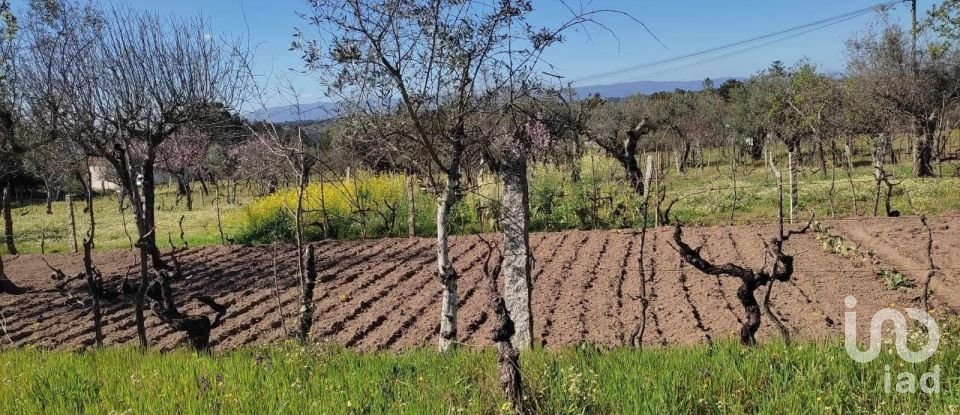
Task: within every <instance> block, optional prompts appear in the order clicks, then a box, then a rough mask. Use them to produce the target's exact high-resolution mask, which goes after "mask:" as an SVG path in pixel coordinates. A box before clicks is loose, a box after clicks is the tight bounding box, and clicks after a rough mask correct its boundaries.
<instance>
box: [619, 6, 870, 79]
mask: <svg viewBox="0 0 960 415" xmlns="http://www.w3.org/2000/svg"><path fill="white" fill-rule="evenodd" d="M861 16H863V14H859V15H855V16H850V17H847V18H844V19H842V20H836V21H832V22H829V23H825V24H823V25H820V26H816V27H813V28H811V29H807V30H804V31H802V32H799V33H792V34H790V35H788V36H784V37H780V38H776V39H773V40H771V41H768V42H764V43H761V44H758V45H753V46H749V47H746V48H742V49H738V50H735V51H733V52H730V53H725V54H723V55H720V56H714V57H709V58H706V59H702V60H699V61H694V62H690V63H685V64H682V65H680V66H675V67H672V68H669V69H664V70H660V71H656V72H651V73H646V74H643V75H634V76H645V77H653V76H659V75H664V74H667V73H670V72H674V71H677V70H680V69H685V68H689V67H692V66H700V65H704V64H707V63H712V62H716V61H720V60H723V59H727V58H730V57H733V56H736V55H740V54H743V53H747V52H750V51H753V50H757V49H761V48H764V47H767V46H770V45H773V44H776V43H780V42H783V41H787V40H790V39H794V38H797V37H800V36H803V35H805V34H808V33H811V32H815V31H817V30H821V29H825V28H827V27H830V26H835V25H838V24H840V23H844V22H847V21H850V20H853V19H856V18H858V17H861Z"/></svg>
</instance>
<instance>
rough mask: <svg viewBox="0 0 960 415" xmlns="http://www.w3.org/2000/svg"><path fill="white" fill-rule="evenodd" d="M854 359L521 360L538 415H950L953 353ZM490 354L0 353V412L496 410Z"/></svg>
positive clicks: (834, 353) (811, 347)
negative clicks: (905, 377) (929, 390)
mask: <svg viewBox="0 0 960 415" xmlns="http://www.w3.org/2000/svg"><path fill="white" fill-rule="evenodd" d="M881 356H882V357H881V358H879V359H878V360H876V361H874V362H871V363H869V364H859V363H856V362H854V361H853V360H851V359H850V358H849V357H847V355H846V354H845V351H844V349H843V347H842V346H841V345H837V344H823V343H807V344H801V345H794V346H784V345H782V344H767V345H763V346H760V347H758V348H754V349H748V348H743V347H741V346H739V345H737V344H733V343H720V344H717V345H715V346H714V347H713V348H708V347H706V346H690V347H669V348H661V349H651V350H646V351H639V352H638V351H635V350H630V349H616V350H610V351H601V350H596V349H593V348H589V347H583V348H578V349H565V350H560V351H544V350H535V351H531V352H527V353H524V354H523V355H522V365H523V374H524V377H525V382H526V395H527V397H528V398H529V399H530V401H531V403H532V404H533V405H534V406H536V407H537V408H538V410H539V413H541V414H614V413H618V414H619V413H622V414H640V413H683V414H687V413H717V414H742V413H768V414H782V413H938V414H948V413H958V411H960V380H958V377H957V368H958V367H960V366H958V364H960V348H957V346H956V345H951V346H944V345H941V347H940V350H939V351H938V352H937V353H936V354H935V355H934V357H933V358H931V359H930V360H928V361H927V362H924V363H922V364H917V365H912V364H905V363H903V362H902V361H901V360H899V359H898V358H897V357H896V355H895V354H890V353H882V354H881ZM885 365H890V367H891V368H892V369H891V370H892V371H893V373H894V375H893V376H894V382H896V374H897V373H899V372H911V373H913V374H915V375H917V376H919V375H921V374H922V373H924V372H926V371H928V370H930V369H931V368H932V367H933V366H934V365H939V366H940V367H941V392H940V393H937V394H932V395H926V394H923V393H916V394H898V393H895V392H894V393H885V392H884V375H885ZM503 405H504V403H503V399H502V397H501V395H500V392H499V389H498V387H497V381H496V369H495V356H494V354H493V352H492V351H490V350H487V351H483V352H476V351H472V350H460V351H458V352H455V353H453V354H448V355H440V354H437V353H435V352H432V351H411V352H405V353H400V354H397V353H389V352H383V353H372V354H359V353H356V352H352V351H345V350H339V349H316V350H314V349H310V350H304V349H301V348H299V347H297V346H294V345H286V346H272V347H264V348H254V349H246V350H239V351H233V352H227V353H223V354H216V355H213V356H204V355H199V356H198V355H196V354H194V353H191V352H188V351H175V352H172V353H166V354H161V353H156V352H149V353H147V354H145V355H142V354H140V353H139V352H137V351H135V350H133V349H104V350H98V351H92V352H59V351H40V350H10V351H4V352H2V353H0V412H2V413H5V414H21V413H22V414H35V413H36V414H39V413H43V414H61V413H90V414H94V413H95V414H106V413H138V414H140V413H158V414H173V413H183V414H210V413H224V414H233V413H275V414H287V413H290V414H293V413H334V414H341V413H342V414H352V413H355V414H360V413H369V414H386V413H390V414H394V413H406V414H443V413H468V414H496V413H499V411H500V410H501V409H502V407H503Z"/></svg>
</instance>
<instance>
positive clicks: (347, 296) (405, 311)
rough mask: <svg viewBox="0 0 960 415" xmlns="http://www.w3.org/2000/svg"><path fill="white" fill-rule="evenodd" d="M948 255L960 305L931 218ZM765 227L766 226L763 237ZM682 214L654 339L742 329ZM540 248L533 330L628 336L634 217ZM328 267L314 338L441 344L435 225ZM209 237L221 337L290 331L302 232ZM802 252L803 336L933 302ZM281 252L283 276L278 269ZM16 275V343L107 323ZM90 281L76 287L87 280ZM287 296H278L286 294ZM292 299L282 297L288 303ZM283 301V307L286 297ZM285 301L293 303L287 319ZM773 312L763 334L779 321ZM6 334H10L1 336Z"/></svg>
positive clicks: (898, 242)
mask: <svg viewBox="0 0 960 415" xmlns="http://www.w3.org/2000/svg"><path fill="white" fill-rule="evenodd" d="M931 224H932V226H933V227H934V238H935V252H936V254H937V257H936V259H935V261H936V265H937V266H938V267H940V268H943V270H942V271H940V272H939V273H938V274H937V283H936V284H935V285H934V289H935V292H934V293H935V295H936V298H935V300H936V301H935V302H934V304H935V305H936V306H937V308H940V309H943V308H946V307H943V306H948V307H954V308H956V307H957V306H960V296H958V294H957V292H958V291H957V288H958V287H960V274H958V272H957V271H956V270H954V268H958V265H957V263H956V258H960V238H958V236H957V232H956V231H955V229H957V228H958V227H960V219H957V218H949V217H944V218H939V219H931ZM831 225H832V226H834V228H835V229H836V230H838V231H840V233H841V234H843V235H845V236H847V237H849V238H850V239H852V240H855V241H857V242H858V243H860V244H863V245H864V246H867V247H869V248H870V249H871V250H872V251H874V252H875V253H876V254H877V255H878V256H879V258H880V259H881V261H883V262H884V263H887V264H891V265H892V266H895V267H897V268H898V269H901V270H905V271H904V274H906V275H908V276H910V277H912V278H914V279H916V280H917V281H922V280H923V278H924V276H925V275H926V265H925V260H926V259H925V256H924V253H925V246H926V245H925V243H926V234H925V231H923V228H922V226H921V225H920V221H919V219H917V218H900V219H897V220H874V221H871V220H865V221H861V222H852V221H842V222H837V223H835V224H831ZM773 232H774V228H773V227H768V226H752V227H750V226H743V227H729V228H727V227H723V228H720V227H717V228H688V229H686V230H685V232H684V237H685V238H684V239H685V240H686V241H688V243H690V244H691V245H693V246H696V245H700V244H703V245H704V247H703V251H702V252H703V254H704V256H705V258H708V259H710V260H713V261H716V262H726V261H735V262H738V263H741V264H744V265H748V266H753V267H759V266H761V265H762V264H763V262H764V257H763V252H764V245H763V242H762V241H763V239H765V238H767V236H768V235H771V234H772V233H773ZM761 235H762V236H761ZM671 236H672V229H670V228H660V229H657V230H655V231H651V232H650V233H649V234H648V238H650V239H649V240H648V244H647V249H648V250H647V252H646V257H647V264H646V268H647V270H648V272H649V274H650V275H649V277H650V280H651V282H649V283H648V287H649V289H650V290H651V299H652V303H651V308H650V320H649V325H648V331H647V336H646V338H645V342H646V343H648V344H651V345H669V344H691V343H700V342H710V341H716V340H718V339H721V338H727V337H732V336H734V335H735V332H736V331H737V330H738V328H739V326H740V321H741V319H742V318H743V311H742V310H741V309H740V306H739V304H738V302H737V300H736V289H737V287H738V281H737V280H734V279H731V278H726V277H721V278H717V277H711V276H706V275H703V274H701V273H700V272H698V271H696V270H694V269H693V268H692V267H690V266H688V265H686V264H684V263H682V261H681V260H680V257H679V255H678V254H677V252H676V251H674V250H673V248H672V246H671V245H670V241H671ZM531 244H532V245H533V248H534V257H535V260H534V267H533V281H534V287H535V291H534V294H533V300H532V305H533V312H534V318H535V320H534V335H535V338H536V339H537V340H538V341H540V342H541V343H542V344H543V345H545V346H547V347H551V346H559V345H572V344H578V343H582V342H589V343H595V344H601V345H609V346H615V345H621V344H624V342H625V339H626V338H627V337H628V336H629V333H630V332H631V331H632V329H633V327H634V326H635V325H636V324H637V321H638V320H639V308H640V307H639V301H638V300H636V298H637V296H638V293H639V281H638V273H637V254H638V250H639V238H638V236H637V235H636V234H634V233H632V232H627V231H624V232H617V231H591V232H563V233H538V234H533V235H531ZM315 246H316V248H317V249H316V252H317V254H318V258H317V264H318V270H319V273H320V275H321V281H320V282H319V283H318V285H317V290H316V296H315V300H316V310H317V311H316V321H315V323H314V326H313V333H312V334H313V338H314V339H317V340H327V341H334V342H337V343H340V344H343V345H345V346H348V347H353V348H358V349H361V350H372V349H406V348H412V347H418V346H423V345H432V344H433V343H434V341H435V337H436V332H437V321H438V315H439V312H440V311H439V309H440V304H439V298H440V284H439V282H438V280H437V277H436V271H435V262H434V256H433V240H431V239H384V240H376V241H360V242H322V243H318V244H316V245H315ZM482 246H483V245H482V244H480V243H479V240H478V239H477V238H476V237H472V236H463V237H455V238H454V239H453V243H452V248H451V250H452V257H453V258H454V259H455V263H454V265H455V267H456V268H457V269H458V270H459V272H460V276H461V277H460V278H461V279H460V287H459V297H460V301H461V312H460V315H459V319H460V320H459V336H458V337H459V339H460V340H461V341H462V342H464V343H467V344H472V345H486V344H488V343H489V341H488V340H487V337H488V333H489V329H490V327H491V326H492V319H491V318H490V316H489V315H488V310H487V301H486V299H487V295H486V291H485V289H484V286H483V285H481V284H480V281H481V278H482V265H483V264H482V260H483V256H484V254H485V248H482ZM275 252H276V255H274V251H272V250H271V248H269V247H237V246H223V247H207V248H201V249H194V250H190V251H188V252H185V253H183V254H181V255H180V257H179V261H180V263H181V264H182V269H183V271H184V274H185V275H186V278H185V279H184V280H182V281H177V282H176V283H175V284H174V289H175V290H176V291H177V294H178V298H179V300H180V301H181V302H182V304H180V306H181V309H182V310H183V311H185V312H187V313H189V314H199V313H207V312H209V311H208V310H207V309H206V308H204V307H203V306H201V305H200V304H198V303H196V302H195V301H194V302H191V301H187V299H188V298H189V297H190V296H191V295H192V294H196V293H203V294H205V295H208V296H210V297H213V298H215V299H216V300H217V301H219V302H221V303H223V304H225V305H227V306H228V307H229V312H228V315H227V321H226V323H225V324H224V325H222V326H221V327H219V328H217V329H216V330H214V332H213V334H212V342H213V347H215V348H233V347H237V346H242V345H249V344H262V343H268V342H273V341H278V340H280V339H282V338H284V337H285V329H289V330H293V328H294V326H295V323H296V318H295V314H296V309H297V292H298V288H297V283H296V278H295V275H296V261H295V259H294V257H295V252H294V250H293V249H292V248H291V247H283V248H277V250H276V251H275ZM787 252H788V253H793V254H795V255H796V269H797V271H796V273H795V274H794V278H793V280H792V281H791V282H789V283H787V284H779V285H777V286H776V288H775V290H774V292H773V296H772V304H773V308H774V312H775V313H776V314H778V315H779V316H780V318H781V319H782V320H783V322H784V323H785V324H786V325H787V327H788V328H789V329H790V330H791V331H792V332H794V336H795V337H799V338H805V339H820V338H825V337H838V336H841V335H842V331H841V330H842V327H841V325H842V322H843V313H844V311H847V309H846V308H845V306H844V303H843V300H844V298H846V296H848V295H854V296H856V297H857V299H858V300H859V306H858V308H857V311H858V312H859V313H860V315H861V316H865V315H867V316H868V315H872V314H873V312H874V311H876V310H877V309H879V308H882V307H888V306H890V305H891V304H894V305H895V307H896V308H902V307H909V306H914V305H916V304H918V298H919V295H920V288H900V289H898V290H891V289H889V288H887V287H886V286H885V285H884V282H883V280H882V278H880V277H878V276H876V275H874V273H873V272H872V270H871V268H870V267H869V266H867V267H857V266H855V265H854V264H853V263H852V262H851V261H850V260H849V259H847V258H844V257H841V256H838V255H835V254H832V253H828V252H824V251H823V249H822V248H821V243H820V242H819V241H817V240H816V239H815V237H814V235H813V234H807V235H800V236H795V237H794V238H793V239H791V240H790V241H789V243H788V244H787ZM274 257H276V261H277V275H278V276H279V278H278V283H277V286H279V290H276V289H275V288H274V287H275V283H274V277H273V275H274V274H273V271H272V270H273V263H274V262H273V261H274V260H273V258H274ZM46 259H47V261H49V262H50V264H51V265H53V266H55V267H58V268H62V269H63V270H64V271H65V272H66V273H67V274H76V273H78V272H79V271H80V269H81V259H80V257H79V256H77V255H48V256H47V257H46ZM94 260H95V263H96V265H97V267H98V268H99V269H100V270H101V271H102V272H103V274H104V276H105V278H106V279H107V280H108V282H110V283H116V281H118V280H119V279H121V278H122V277H123V275H124V274H125V273H128V272H129V273H130V275H131V276H132V275H133V273H134V272H135V267H134V266H133V265H134V264H135V255H134V254H133V253H132V252H127V251H112V252H102V253H97V254H96V255H95V258H94ZM5 262H6V272H7V275H8V276H9V278H10V279H11V280H12V281H13V282H15V283H16V284H17V285H18V286H20V287H21V288H24V289H26V290H28V292H26V293H23V294H19V295H11V294H0V310H2V313H3V315H4V317H5V320H6V331H7V335H8V336H9V338H10V339H11V340H12V341H13V342H14V344H16V345H17V346H26V345H36V346H40V347H53V348H77V347H83V346H86V345H90V344H92V342H93V333H92V328H91V324H90V316H89V312H88V310H87V308H86V307H83V306H81V305H80V304H79V303H78V302H77V300H76V299H71V298H68V297H67V296H65V295H64V294H63V293H61V292H58V291H57V290H55V289H54V284H53V282H52V281H51V280H50V278H49V269H48V268H47V267H46V265H45V264H44V263H43V261H42V260H41V258H40V257H39V256H34V255H25V256H19V257H6V258H5ZM83 287H84V286H83V284H82V283H80V282H76V283H73V284H71V286H70V288H71V289H72V290H74V291H75V292H77V293H81V294H82V290H83ZM278 298H279V300H278ZM278 302H279V307H278ZM281 310H282V312H281ZM104 312H105V315H104V323H105V327H104V332H105V341H106V343H107V344H113V345H116V344H135V343H136V342H137V337H136V329H135V325H134V320H133V307H132V306H131V305H130V304H127V303H122V302H114V303H107V304H105V305H104ZM281 314H283V315H284V316H285V317H286V318H285V319H284V318H281ZM147 315H148V319H147V327H148V332H149V337H150V339H151V341H152V343H153V345H155V346H157V347H159V348H163V349H168V348H172V347H176V346H177V345H178V344H180V343H181V342H182V341H183V340H184V339H183V336H182V335H180V334H179V333H175V332H173V331H171V330H170V329H169V328H168V327H166V326H165V325H163V324H162V323H161V322H160V321H159V320H157V319H156V318H155V317H153V316H152V315H151V314H150V312H149V311H148V312H147ZM777 335H778V334H777V333H776V330H775V329H774V328H773V327H772V326H771V325H770V323H769V321H768V320H767V319H766V317H764V322H763V327H762V328H761V332H760V336H761V339H769V338H773V337H775V336H777ZM0 342H2V343H4V344H6V345H8V344H9V342H8V341H7V340H6V339H3V340H2V341H0Z"/></svg>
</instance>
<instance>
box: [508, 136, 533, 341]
mask: <svg viewBox="0 0 960 415" xmlns="http://www.w3.org/2000/svg"><path fill="white" fill-rule="evenodd" d="M529 207H530V201H529V199H528V195H527V161H526V158H525V156H524V155H523V154H522V151H508V152H507V155H506V157H504V160H503V216H502V220H501V224H502V226H503V265H502V268H501V269H502V272H503V299H504V301H505V302H506V306H507V310H508V311H509V313H510V319H511V320H513V324H514V330H515V332H514V334H513V337H511V339H510V340H511V343H512V344H513V346H514V347H516V348H517V349H520V350H524V349H529V348H530V347H532V346H533V316H532V314H531V313H530V294H531V291H532V289H533V284H532V282H531V281H530V238H529V233H528V228H529V224H530V214H529V212H530V209H529Z"/></svg>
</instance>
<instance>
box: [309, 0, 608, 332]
mask: <svg viewBox="0 0 960 415" xmlns="http://www.w3.org/2000/svg"><path fill="white" fill-rule="evenodd" d="M532 11H533V7H532V5H531V4H530V3H529V2H528V1H522V0H508V1H502V2H498V3H495V4H493V5H491V4H487V3H485V2H480V1H447V0H404V1H395V0H344V1H342V0H319V1H312V2H311V7H310V11H309V12H308V13H307V14H306V15H305V16H304V17H305V18H306V20H307V21H308V22H309V24H310V25H311V26H313V28H314V29H315V30H316V32H317V36H318V38H316V39H312V38H309V37H308V36H307V35H305V34H304V33H303V32H301V31H298V32H297V33H296V34H295V38H294V42H293V48H294V49H296V50H299V51H301V52H302V53H303V58H304V61H305V62H306V64H307V66H308V67H309V68H310V69H311V70H313V71H314V73H316V74H318V76H320V77H321V79H322V82H324V83H325V84H326V86H327V87H328V89H329V91H328V93H329V95H331V96H334V97H336V98H337V99H338V100H340V101H342V102H343V103H344V107H343V108H342V111H343V112H344V113H345V114H350V116H351V118H352V119H353V120H354V122H356V123H358V124H363V125H358V126H357V128H356V129H357V130H360V131H364V132H365V133H364V134H361V135H360V136H362V137H366V138H367V139H375V140H377V145H376V146H371V147H372V148H375V149H378V150H380V151H383V152H390V153H393V154H394V156H392V157H391V158H394V159H402V160H403V161H404V165H406V166H409V167H412V168H415V169H416V170H417V171H416V173H417V177H419V178H421V179H422V180H424V182H425V183H426V185H427V187H428V188H430V189H432V190H433V192H434V194H435V196H436V198H437V268H438V273H439V276H440V282H441V285H442V287H443V293H442V297H441V298H442V306H441V310H440V339H439V347H440V349H441V350H447V349H449V348H450V347H451V346H452V345H453V344H455V342H456V337H457V311H458V308H459V301H458V299H457V284H458V280H459V275H458V273H457V271H456V269H455V268H454V266H453V260H452V258H450V253H449V232H450V229H449V220H450V215H451V212H452V210H453V209H454V207H455V206H456V205H457V203H458V202H459V201H460V200H461V199H462V197H463V181H462V180H463V170H464V167H469V162H471V161H472V160H475V159H476V158H477V156H478V155H479V153H480V152H481V151H482V148H481V144H482V143H484V142H485V140H484V139H483V137H482V132H481V131H478V130H477V129H476V128H477V127H476V126H477V125H479V124H478V121H479V120H478V119H477V118H478V117H479V115H478V114H479V113H481V108H483V107H484V106H485V105H486V104H487V103H488V102H489V100H491V99H494V98H496V97H497V95H498V94H499V93H500V91H501V90H503V89H507V88H509V85H510V83H511V82H512V81H514V80H515V79H514V77H513V75H514V73H512V70H513V69H517V68H529V67H530V66H531V64H532V63H534V62H537V61H539V59H540V52H541V51H542V50H543V49H545V48H546V47H548V46H550V45H552V44H554V43H556V42H557V41H559V40H561V38H560V36H559V34H560V33H561V32H562V31H564V30H566V29H567V28H570V27H573V26H575V25H578V24H582V23H584V22H585V21H587V20H589V17H590V15H591V14H590V13H581V14H578V15H577V16H575V17H574V18H573V19H571V20H570V21H568V22H567V23H564V24H562V25H560V26H559V27H557V28H555V29H535V28H533V27H532V26H530V25H527V24H525V22H526V19H527V18H528V16H529V14H530V13H531V12H532ZM465 164H466V166H465ZM438 176H439V177H438Z"/></svg>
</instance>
